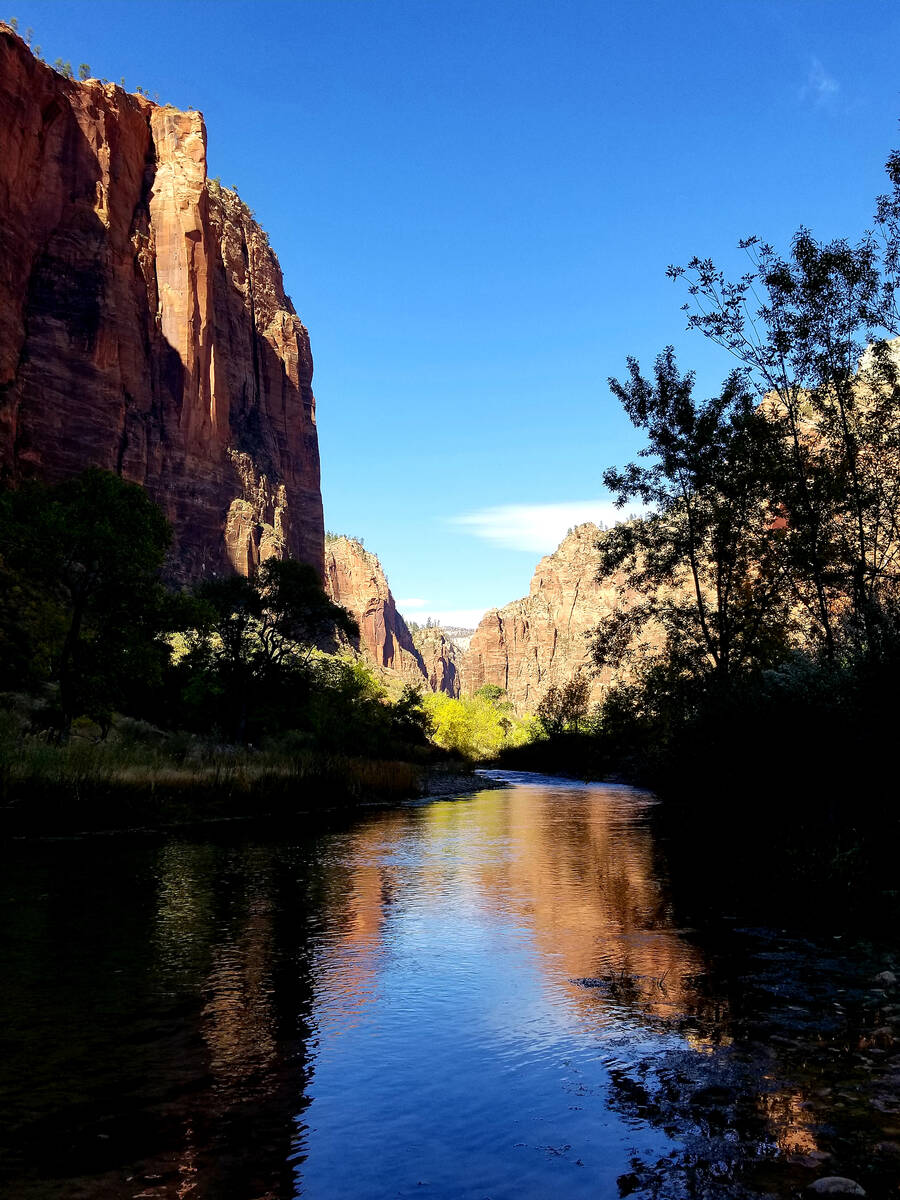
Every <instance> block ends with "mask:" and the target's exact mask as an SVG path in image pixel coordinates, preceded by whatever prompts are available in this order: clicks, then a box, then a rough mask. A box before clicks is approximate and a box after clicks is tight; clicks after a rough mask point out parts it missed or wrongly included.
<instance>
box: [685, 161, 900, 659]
mask: <svg viewBox="0 0 900 1200" xmlns="http://www.w3.org/2000/svg"><path fill="white" fill-rule="evenodd" d="M888 175H889V178H890V180H891V185H892V191H891V192H890V193H889V194H887V195H885V196H883V197H881V198H880V200H879V202H878V210H877V212H876V216H875V228H874V230H872V231H870V232H867V233H866V234H865V235H864V236H863V237H862V238H861V239H859V240H858V241H857V242H855V243H851V242H848V241H846V240H844V239H837V240H834V241H831V242H819V241H817V240H816V239H815V238H814V237H813V236H812V234H811V233H810V232H809V230H807V229H802V228H801V229H800V230H799V231H798V233H797V234H796V235H795V237H794V239H793V242H792V245H791V249H790V253H789V254H788V255H787V256H782V255H780V254H778V253H776V251H775V250H774V248H773V247H772V246H771V245H768V244H766V243H764V242H761V241H760V240H759V239H758V238H755V237H751V238H748V239H746V240H745V241H743V242H741V243H740V245H741V247H742V248H743V250H744V251H745V252H746V254H747V256H748V264H749V270H748V271H747V272H746V273H745V274H744V275H742V276H740V278H738V279H729V278H727V277H726V275H725V274H724V272H723V271H721V270H719V269H718V268H717V267H716V266H715V264H714V262H713V261H712V260H711V259H709V258H693V259H692V260H691V261H690V262H689V263H688V264H687V266H685V267H670V268H669V274H670V275H671V276H672V277H674V278H676V279H681V278H684V279H686V280H687V282H688V285H689V286H688V292H689V297H690V298H689V301H688V303H687V304H686V305H685V306H684V307H685V310H686V312H687V313H688V327H689V328H692V329H697V330H699V331H700V332H701V333H703V334H704V335H705V336H706V337H708V338H710V339H711V340H712V341H714V342H716V343H717V344H718V345H720V346H723V347H724V348H725V349H726V350H728V351H729V352H730V353H731V354H732V355H734V356H735V357H736V358H737V359H738V361H739V362H740V363H741V364H742V366H743V367H744V368H745V369H746V371H747V373H748V378H749V379H750V380H751V381H752V382H753V384H754V386H755V387H756V389H757V393H758V395H759V396H760V398H761V399H763V402H764V408H765V410H766V412H767V415H768V418H769V420H770V421H771V423H772V425H773V427H774V428H776V429H777V431H778V433H779V437H780V440H781V445H782V451H783V454H782V461H783V468H784V469H783V470H782V472H781V473H780V475H779V476H778V478H777V480H773V484H776V485H777V490H776V491H775V492H774V495H775V497H776V498H777V499H778V500H779V501H780V503H781V504H782V506H783V511H784V516H785V518H786V547H787V549H788V551H789V553H790V557H791V561H792V566H793V570H792V573H791V585H792V587H793V589H794V594H795V596H796V599H797V601H798V602H799V603H802V604H803V605H804V606H805V607H806V609H807V611H808V613H809V619H810V621H811V623H812V626H813V628H814V630H815V632H816V634H817V637H818V641H819V643H820V645H821V646H822V648H823V650H824V652H825V654H826V657H828V658H830V659H833V658H834V657H835V655H836V653H837V651H838V643H839V642H843V645H844V647H845V648H847V649H851V650H852V651H853V653H854V654H856V655H858V656H862V657H873V656H874V657H877V656H878V655H879V653H880V646H881V644H882V641H883V638H884V626H885V613H886V611H889V610H890V609H891V608H892V607H893V606H894V605H895V603H896V593H897V588H898V583H900V576H898V567H897V555H896V546H897V543H898V537H900V527H898V521H900V382H898V369H897V368H898V364H897V359H896V357H895V354H894V353H893V352H892V349H891V347H890V346H889V345H888V343H887V342H885V341H884V340H883V338H884V334H885V333H897V332H898V330H900V313H898V306H897V296H898V264H900V156H898V155H892V156H891V158H890V159H889V161H888ZM867 348H868V349H867ZM838 626H841V628H840V629H839V628H838ZM841 635H843V636H841Z"/></svg>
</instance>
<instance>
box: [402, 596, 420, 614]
mask: <svg viewBox="0 0 900 1200" xmlns="http://www.w3.org/2000/svg"><path fill="white" fill-rule="evenodd" d="M396 603H397V607H398V608H399V609H400V611H401V612H406V610H407V609H408V608H424V607H425V601H424V600H420V599H419V597H418V596H412V597H409V596H408V597H407V598H406V599H405V600H398V601H397V602H396Z"/></svg>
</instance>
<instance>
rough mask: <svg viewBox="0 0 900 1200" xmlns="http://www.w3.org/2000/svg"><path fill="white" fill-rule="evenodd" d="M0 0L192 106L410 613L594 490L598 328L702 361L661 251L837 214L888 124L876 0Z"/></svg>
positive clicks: (855, 222) (348, 496)
mask: <svg viewBox="0 0 900 1200" xmlns="http://www.w3.org/2000/svg"><path fill="white" fill-rule="evenodd" d="M7 2H8V4H9V3H12V7H11V9H10V11H9V14H8V15H10V16H11V15H15V16H17V17H18V19H19V28H20V31H22V30H24V29H25V27H26V26H29V25H30V26H32V27H33V28H34V31H35V41H37V42H39V43H40V44H41V47H42V51H43V54H44V57H45V58H47V59H49V60H51V61H52V60H53V59H54V58H56V57H57V56H58V55H59V56H61V57H62V58H63V59H70V60H71V61H72V62H73V63H74V64H76V65H77V63H79V62H82V61H86V62H88V63H90V64H91V67H92V69H93V72H94V73H95V74H98V75H103V76H108V77H109V78H115V79H118V78H119V77H120V76H123V75H124V76H125V79H126V84H127V86H128V87H129V88H132V89H133V88H134V87H135V86H136V85H138V84H140V85H142V86H143V87H144V88H146V89H147V90H148V91H149V92H150V94H151V95H152V94H153V93H157V92H158V93H159V96H160V98H161V99H162V100H163V101H170V102H171V103H173V104H175V105H177V106H179V107H196V108H200V109H201V110H202V111H203V113H204V115H205V117H206V122H207V128H208V134H209V166H210V173H211V174H213V175H219V176H220V177H221V178H222V181H223V183H226V184H236V185H237V186H238V189H239V191H240V193H241V195H242V197H243V198H244V199H245V200H246V201H247V202H248V203H249V204H250V206H251V207H252V208H254V209H255V210H256V213H257V216H258V218H259V220H260V222H261V223H262V224H263V226H264V227H265V228H266V229H267V230H268V231H269V233H270V235H271V240H272V244H273V245H274V247H275V248H276V250H277V252H278V254H279V258H280V260H281V264H282V267H283V269H284V274H285V281H286V286H287V290H288V292H289V293H290V294H291V296H292V298H293V300H294V304H295V306H296V308H297V311H298V312H299V314H300V316H301V317H302V319H303V321H304V322H305V323H306V325H307V326H308V328H309V330H310V336H311V340H312V347H313V355H314V358H315V364H316V373H315V380H314V385H315V391H316V396H317V399H318V414H319V435H320V446H321V452H322V479H323V493H324V501H325V520H326V525H327V527H328V528H330V529H333V530H336V531H338V532H346V533H350V534H354V535H358V536H362V537H364V538H365V541H366V545H367V547H368V548H370V549H372V550H374V551H375V552H376V553H378V554H379V556H380V557H381V559H382V562H383V563H384V566H385V568H386V570H387V573H388V577H389V579H390V582H391V586H392V590H393V592H394V595H395V596H397V597H398V599H399V600H400V601H402V602H404V603H402V604H401V608H403V610H404V611H405V615H406V616H407V617H410V618H416V619H422V618H423V617H424V616H425V615H426V614H429V613H431V614H439V615H444V616H445V617H446V618H450V619H453V620H455V621H462V622H463V623H468V622H469V621H471V620H473V619H474V618H475V617H477V614H478V612H479V611H481V610H483V609H485V608H487V607H489V606H493V605H502V604H504V603H506V602H508V601H509V600H512V599H515V598H516V597H517V596H520V595H523V594H525V593H526V592H527V590H528V584H529V580H530V578H531V575H532V572H533V570H534V566H535V564H536V562H537V560H538V558H539V557H540V554H541V553H542V552H546V551H548V550H550V549H552V548H553V546H554V545H555V543H556V541H557V540H558V537H559V535H560V534H562V533H564V532H565V530H566V528H567V527H568V526H569V525H571V524H574V523H576V522H577V521H578V520H581V519H589V518H591V517H594V518H596V516H598V515H599V516H601V517H602V516H604V515H606V514H607V513H608V508H607V507H604V502H605V501H606V500H608V498H607V497H605V496H604V493H603V487H602V482H601V474H602V471H603V469H604V468H605V467H606V466H609V465H611V464H613V463H621V462H624V461H626V460H627V459H628V458H629V457H631V456H633V454H634V452H635V450H636V449H637V447H638V445H639V442H638V439H637V437H636V435H635V433H634V431H633V430H632V429H631V427H630V426H629V425H628V423H627V421H626V419H625V418H624V417H623V416H622V414H621V413H620V412H619V410H618V406H617V404H616V402H615V401H614V400H613V399H612V397H611V396H610V394H609V391H608V387H607V384H606V380H607V377H608V376H609V375H611V374H621V373H622V371H623V369H624V363H625V356H626V355H628V354H634V355H636V356H638V357H639V358H640V359H642V360H644V361H645V362H646V363H647V365H648V366H649V365H650V362H651V360H652V358H653V356H654V355H655V354H656V353H657V352H658V351H659V350H661V349H662V348H663V347H664V346H665V345H666V344H667V343H673V344H674V345H675V346H676V348H677V350H678V352H679V356H680V360H681V363H682V365H683V366H693V367H695V368H696V369H697V371H698V375H699V377H700V380H701V382H702V384H703V385H704V386H705V387H706V388H708V389H711V388H713V387H714V386H715V384H716V383H717V382H718V380H719V378H720V377H721V376H722V375H724V373H725V372H726V371H727V369H728V367H729V363H728V362H727V361H725V360H724V359H723V358H722V357H721V356H720V355H719V353H718V352H717V351H715V350H714V348H711V347H709V346H707V345H706V344H704V343H703V342H702V340H700V339H699V338H698V336H697V335H695V334H686V333H684V332H683V330H684V319H683V315H682V313H681V312H680V304H681V303H682V301H683V299H684V297H683V295H682V294H681V292H680V291H679V288H678V286H677V285H675V284H674V283H672V282H671V281H670V280H667V279H666V278H665V268H666V266H667V265H668V264H669V263H670V262H683V261H685V260H686V259H687V258H688V257H690V255H691V254H694V253H702V254H710V255H712V256H713V257H715V258H717V259H720V260H721V261H722V262H723V264H725V265H728V264H734V267H735V269H737V270H739V269H740V268H741V258H740V256H739V254H738V252H737V251H736V249H735V245H736V242H737V240H738V238H739V237H741V236H744V235H746V234H749V233H759V234H761V235H763V236H765V237H766V238H767V239H769V240H771V241H774V242H775V243H776V244H782V245H786V244H787V241H788V239H789V238H790V235H791V233H792V232H793V231H794V229H795V228H796V227H797V226H798V225H799V224H801V223H803V224H806V225H808V226H810V227H811V228H812V229H813V231H814V232H815V233H817V234H818V235H819V236H822V237H831V236H836V235H847V236H855V235H856V234H857V233H858V232H859V231H860V230H861V229H862V228H863V227H864V226H865V225H866V223H867V222H868V220H869V219H870V217H871V213H872V211H873V207H874V204H873V202H874V198H875V196H876V195H877V193H878V192H879V191H881V190H882V189H883V184H884V175H883V163H884V160H885V158H886V157H887V154H888V152H889V150H890V149H891V148H892V147H894V146H898V145H900V132H898V124H897V122H898V118H900V73H898V70H897V66H896V47H897V45H898V44H900V5H897V4H896V3H891V2H884V3H867V2H866V0H854V2H853V3H850V2H847V3H838V2H837V0H819V2H815V0H806V2H803V3H791V2H790V0H777V2H771V3H768V2H765V0H753V2H742V0H714V2H709V3H706V2H699V0H697V2H692V0H661V2H658V3H641V2H639V0H615V2H610V3H600V2H599V0H597V2H593V3H589V2H586V0H572V2H569V0H553V2H552V3H551V2H550V0H545V2H541V3H537V2H531V0H475V2H471V3H470V2H468V0H466V2H450V0H404V2H395V0H346V2H345V0H306V2H296V3H289V2H283V3H268V2H266V0H257V2H255V3H249V4H247V3H241V2H238V0H219V2H218V3H215V2H213V0H208V2H206V3H196V2H186V0H177V2H172V0H168V2H167V0H155V2H154V3H144V2H142V0H117V2H113V3H110V2H104V0H92V2H91V3H76V2H74V0H73V2H71V3H67V2H64V0H55V2H47V0H43V2H40V0H33V2H22V3H18V0H7ZM413 600H416V601H420V602H421V603H420V604H413V603H411V601H413Z"/></svg>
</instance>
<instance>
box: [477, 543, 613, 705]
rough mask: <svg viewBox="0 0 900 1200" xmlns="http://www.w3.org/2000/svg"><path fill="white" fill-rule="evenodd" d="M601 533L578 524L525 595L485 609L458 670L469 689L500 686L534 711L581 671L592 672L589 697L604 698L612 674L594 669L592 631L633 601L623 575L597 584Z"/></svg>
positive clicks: (546, 560) (545, 561)
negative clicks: (553, 688)
mask: <svg viewBox="0 0 900 1200" xmlns="http://www.w3.org/2000/svg"><path fill="white" fill-rule="evenodd" d="M601 536H602V534H601V531H600V530H599V529H598V528H597V526H596V525H592V524H590V523H589V522H588V523H586V524H584V525H578V526H577V527H576V528H575V529H573V530H572V532H571V533H570V534H568V536H567V537H565V538H564V539H563V541H562V542H561V543H560V545H559V546H558V547H557V549H556V550H555V551H554V552H553V553H552V554H548V555H547V556H546V558H542V559H541V561H540V562H539V563H538V566H537V570H536V571H535V573H534V578H533V579H532V581H531V590H530V592H529V594H528V595H527V596H526V597H524V598H523V599H521V600H514V601H513V602H512V603H511V604H507V605H506V606H505V607H504V608H500V609H496V608H495V609H491V610H490V612H487V613H485V615H484V616H483V617H482V619H481V623H480V624H479V626H478V628H477V629H476V630H475V633H474V634H473V635H472V640H471V642H470V644H469V649H468V651H467V652H466V654H465V656H464V658H463V661H462V665H461V668H460V675H461V682H462V690H463V691H464V692H467V693H472V692H474V691H476V690H477V689H478V688H480V687H482V686H483V685H484V684H486V683H493V684H497V685H498V686H499V687H502V688H505V689H506V691H507V694H508V696H509V699H510V700H511V701H512V703H513V704H514V705H515V707H516V708H517V709H518V710H519V711H520V712H524V711H529V712H533V711H534V710H535V708H536V706H537V705H538V704H539V702H540V701H541V699H542V697H543V696H544V693H545V692H546V691H547V689H548V688H549V687H550V686H551V685H553V684H556V685H557V686H559V687H561V686H563V685H564V684H566V683H568V681H569V680H570V679H571V678H572V677H573V676H574V675H575V674H577V673H578V672H579V671H581V672H585V673H586V674H588V675H589V677H590V678H591V699H592V701H594V702H595V701H597V700H599V699H600V696H601V692H602V690H603V686H604V684H605V683H606V682H607V681H608V680H607V677H606V676H601V677H600V678H595V677H594V676H593V674H592V669H591V661H590V654H589V650H590V637H589V635H590V633H591V631H592V630H593V628H594V627H595V626H596V624H597V622H598V621H599V619H600V618H601V617H602V616H605V615H606V614H607V613H609V612H611V611H613V610H614V609H616V608H618V607H620V606H621V605H622V604H627V603H628V601H629V596H628V594H627V592H626V591H625V590H624V588H623V581H622V579H621V578H619V577H617V576H613V577H611V578H607V579H604V580H603V581H602V582H601V583H598V582H597V578H596V576H597V571H598V567H599V555H598V552H597V548H596V546H597V540H598V538H600V537H601Z"/></svg>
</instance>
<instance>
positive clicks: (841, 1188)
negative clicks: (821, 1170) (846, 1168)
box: [806, 1175, 866, 1196]
mask: <svg viewBox="0 0 900 1200" xmlns="http://www.w3.org/2000/svg"><path fill="white" fill-rule="evenodd" d="M806 1190H807V1191H808V1192H812V1194H813V1195H814V1196H865V1194H866V1193H865V1189H864V1188H862V1187H861V1186H860V1185H859V1184H858V1183H857V1182H856V1181H855V1180H854V1179H844V1178H843V1177H842V1176H841V1175H827V1176H826V1177H825V1178H824V1179H817V1180H816V1181H815V1183H811V1184H810V1185H809V1187H808V1188H807V1189H806Z"/></svg>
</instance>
